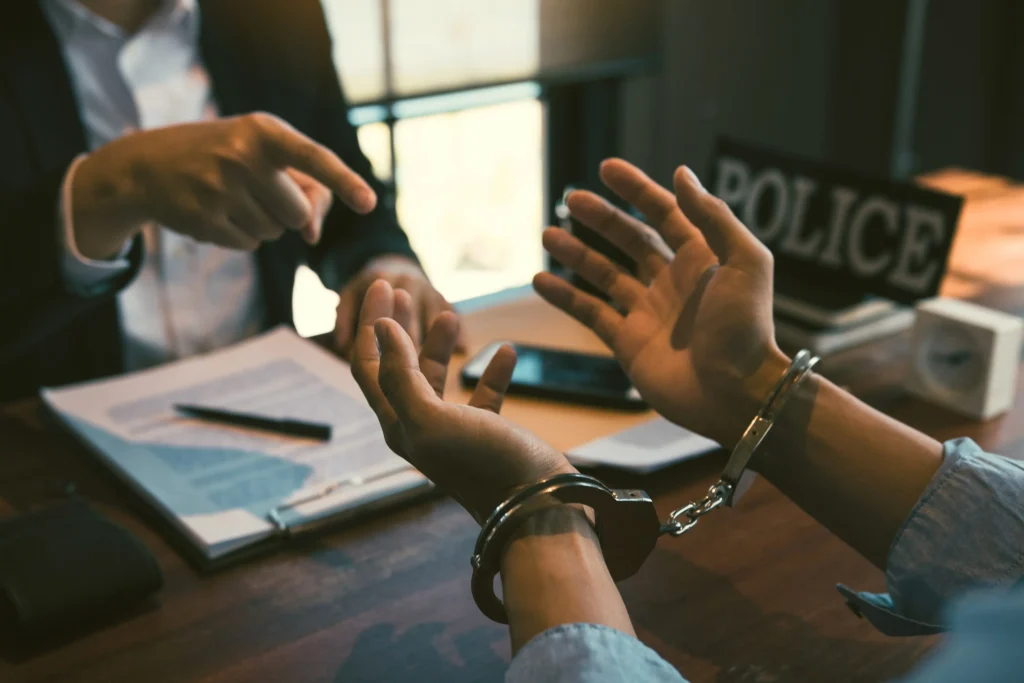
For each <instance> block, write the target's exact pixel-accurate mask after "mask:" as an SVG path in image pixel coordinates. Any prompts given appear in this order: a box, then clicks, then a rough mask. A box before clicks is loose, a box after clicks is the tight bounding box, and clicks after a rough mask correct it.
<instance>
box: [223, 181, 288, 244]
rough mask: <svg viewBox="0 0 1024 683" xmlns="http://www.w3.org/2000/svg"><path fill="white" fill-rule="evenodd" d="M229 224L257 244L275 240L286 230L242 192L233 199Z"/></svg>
mask: <svg viewBox="0 0 1024 683" xmlns="http://www.w3.org/2000/svg"><path fill="white" fill-rule="evenodd" d="M231 222H232V223H234V224H235V225H237V226H238V227H239V228H241V229H242V230H244V231H245V233H246V234H248V235H249V236H250V237H252V238H254V239H255V240H257V241H259V242H266V241H270V240H276V239H277V238H278V237H280V236H281V235H282V234H283V233H284V231H285V230H287V229H288V227H287V226H286V225H284V224H283V223H281V222H280V221H279V220H277V219H276V218H275V217H274V216H271V215H270V214H269V213H268V212H267V210H266V209H264V208H263V206H262V205H261V204H260V203H259V202H258V201H256V200H255V199H254V198H253V197H252V196H251V195H249V194H248V193H244V192H243V193H239V194H238V195H237V196H236V197H235V206H234V208H233V209H232V215H231Z"/></svg>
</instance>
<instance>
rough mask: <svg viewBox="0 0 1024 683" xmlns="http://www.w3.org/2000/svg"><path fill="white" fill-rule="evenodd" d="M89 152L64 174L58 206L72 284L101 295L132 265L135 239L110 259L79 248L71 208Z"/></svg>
mask: <svg viewBox="0 0 1024 683" xmlns="http://www.w3.org/2000/svg"><path fill="white" fill-rule="evenodd" d="M83 159H85V155H84V154H83V155H81V156H79V157H77V158H76V159H75V160H74V161H73V162H71V165H70V166H69V167H68V171H67V173H65V174H64V182H63V184H62V187H61V192H60V200H59V203H58V206H57V231H58V235H57V239H58V244H61V245H63V247H64V253H63V255H62V257H61V271H62V273H63V275H64V281H65V282H66V283H67V286H68V288H69V289H70V290H71V291H72V292H74V293H75V294H79V295H81V296H98V295H100V294H105V293H106V292H107V291H109V289H110V288H111V287H112V286H113V284H114V282H115V281H116V280H117V279H118V277H119V276H121V275H123V274H124V272H125V271H126V270H128V269H129V268H130V267H131V264H130V263H129V261H128V252H129V251H131V245H132V243H131V240H129V241H128V242H126V243H125V244H124V246H123V247H121V251H120V252H119V253H118V254H117V256H116V257H115V258H113V259H111V260H109V261H97V260H95V259H90V258H86V257H85V256H83V255H82V254H81V252H79V251H78V245H77V244H76V243H75V231H74V223H73V222H72V218H71V216H72V210H71V200H72V195H71V185H72V182H73V181H74V178H75V173H76V172H77V171H78V166H79V164H80V163H82V160H83Z"/></svg>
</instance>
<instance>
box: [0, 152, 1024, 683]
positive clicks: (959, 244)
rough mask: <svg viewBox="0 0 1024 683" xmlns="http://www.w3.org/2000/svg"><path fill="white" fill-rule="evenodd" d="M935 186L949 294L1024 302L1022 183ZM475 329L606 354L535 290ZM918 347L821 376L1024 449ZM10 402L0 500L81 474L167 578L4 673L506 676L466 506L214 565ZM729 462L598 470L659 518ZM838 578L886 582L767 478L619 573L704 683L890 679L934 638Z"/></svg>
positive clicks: (11, 676) (617, 416) (549, 417)
mask: <svg viewBox="0 0 1024 683" xmlns="http://www.w3.org/2000/svg"><path fill="white" fill-rule="evenodd" d="M924 182H926V183H928V184H932V185H934V186H937V187H942V188H945V189H947V190H950V191H954V192H961V193H964V194H967V195H968V196H969V201H968V203H967V205H966V208H965V214H964V218H963V220H962V223H961V229H960V233H959V236H958V238H957V241H956V244H955V246H954V253H953V256H952V258H951V261H950V266H951V270H950V275H949V277H948V278H947V280H946V282H945V283H944V293H947V294H949V295H953V296H964V297H969V298H973V299H976V300H979V301H981V302H983V303H986V304H989V305H992V306H994V307H998V308H1001V309H1003V310H1008V311H1014V312H1021V311H1024V239H1022V234H1024V192H1022V191H1021V189H1020V187H1019V186H1016V187H1015V186H1013V185H1011V184H1009V183H1007V182H1005V181H1001V180H998V179H992V178H986V177H983V176H978V175H975V174H971V173H966V172H955V171H951V172H944V173H942V174H939V175H936V176H932V177H929V178H925V179H924ZM469 329H470V332H471V333H472V339H473V341H474V342H476V343H477V344H476V345H477V346H480V345H482V344H484V343H486V342H488V341H490V340H491V339H496V338H508V339H515V340H520V341H527V342H529V341H534V342H543V343H549V344H550V343H557V344H560V345H564V346H569V347H574V348H583V349H598V348H600V345H599V343H598V342H597V340H596V339H595V338H594V337H593V336H592V335H591V334H590V333H589V332H587V331H586V330H584V329H583V328H581V327H580V326H578V325H576V324H575V323H574V322H572V321H570V320H568V319H567V318H565V317H563V316H561V315H559V314H557V313H555V312H554V311H552V310H550V309H548V308H546V307H545V306H544V305H543V304H541V303H540V302H539V301H537V300H536V299H533V298H530V299H527V300H525V301H520V302H517V303H513V304H509V305H505V306H502V307H499V308H497V309H492V310H487V311H482V312H478V313H475V314H472V315H470V316H469ZM907 353H908V338H907V336H906V335H902V336H897V337H894V338H891V339H889V340H886V341H884V342H880V343H876V344H872V345H868V346H865V347H861V348H859V349H855V350H851V351H848V352H844V353H842V354H839V355H836V356H834V357H831V358H829V359H827V360H826V361H825V362H824V363H823V367H822V371H823V372H824V373H825V374H826V375H828V376H829V377H831V378H832V379H833V380H834V381H836V382H838V383H840V384H842V385H845V386H848V387H849V388H850V389H851V390H852V391H854V392H855V393H857V394H858V395H860V396H861V397H863V398H864V399H865V400H867V401H868V402H870V403H872V404H873V405H875V406H877V407H880V408H881V409H883V410H885V411H887V412H889V413H890V414H892V415H894V416H896V417H898V418H899V419H901V420H904V421H906V422H908V423H910V424H912V425H914V426H915V427H918V428H920V429H923V430H925V431H927V432H928V433H930V434H932V435H934V436H935V437H937V438H940V439H946V438H951V437H955V436H962V435H967V436H971V437H973V438H975V439H976V440H977V441H979V442H980V443H981V444H982V445H983V446H984V447H986V448H988V449H990V450H995V451H997V452H1001V453H1004V454H1007V455H1016V454H1017V453H1020V452H1022V451H1024V401H1018V404H1017V407H1016V408H1015V409H1014V410H1013V411H1012V412H1011V413H1010V414H1009V415H1007V416H1005V417H1003V418H1000V419H996V420H993V421H991V422H988V423H986V424H978V423H974V422H971V421H969V420H967V419H965V418H962V417H958V416H955V415H952V414H950V413H947V412H945V411H943V410H940V409H937V408H934V407H931V406H929V405H927V404H925V403H922V402H920V401H917V400H914V399H911V398H909V397H906V396H904V395H903V394H902V392H901V391H900V388H899V387H900V385H901V383H902V379H903V376H904V373H905V369H906V360H907ZM453 389H454V391H453V392H452V393H453V395H456V394H457V395H458V396H460V397H464V396H465V394H464V392H462V391H461V390H458V388H457V387H455V385H454V384H453ZM506 413H507V415H508V416H509V417H510V418H512V419H514V420H516V421H518V422H520V423H521V424H524V425H527V426H528V427H530V428H531V429H533V430H534V431H536V432H538V433H539V434H540V435H542V436H543V437H545V438H547V439H548V440H550V441H551V442H553V443H554V444H555V445H557V446H559V447H561V448H567V447H570V446H572V445H574V444H576V443H579V442H580V441H582V440H585V439H587V438H593V437H595V436H598V435H602V434H606V433H610V432H612V431H615V430H617V429H620V428H622V427H625V426H628V425H630V424H632V423H634V422H636V421H638V420H640V419H643V416H636V415H625V414H621V413H616V412H613V411H605V410H594V409H584V408H573V407H568V406H561V405H556V404H552V403H543V402H535V401H525V400H517V399H510V400H509V401H508V403H507V408H506ZM0 416H2V417H0V515H7V514H11V513H13V512H15V511H23V510H27V509H31V508H32V507H34V506H37V505H41V504H45V503H46V502H48V501H52V500H55V499H57V498H59V497H60V496H61V495H63V494H62V491H63V490H64V489H65V488H66V486H67V484H68V483H69V482H74V484H75V485H76V487H77V490H78V492H79V493H80V494H82V495H84V496H86V497H87V498H88V499H90V500H91V501H93V502H94V503H95V504H96V505H97V506H98V507H99V508H100V509H101V510H102V511H103V512H104V513H105V514H106V515H108V516H110V517H111V518H113V519H115V520H117V521H118V522H119V523H121V524H122V525H124V526H125V527H126V528H127V529H129V530H130V531H131V532H132V533H134V534H136V535H137V536H139V537H140V538H141V539H142V540H143V541H144V542H145V543H146V545H147V546H149V548H150V549H151V550H152V551H153V552H154V553H155V554H156V556H157V558H158V560H159V562H160V565H161V567H162V568H163V570H164V573H165V576H166V585H165V587H164V589H163V590H162V591H161V593H160V594H159V597H158V601H157V604H155V605H154V606H152V607H151V608H149V609H148V610H146V611H143V612H141V613H139V614H136V615H135V616H133V617H131V618H128V619H124V620H122V621H120V622H117V623H113V624H109V625H107V626H105V627H104V628H102V629H99V630H94V631H92V632H90V633H88V634H85V635H81V636H79V637H78V638H77V639H73V640H70V641H67V642H64V643H62V644H60V645H58V646H55V647H52V648H50V649H48V650H45V651H41V652H35V653H28V654H25V653H10V652H5V653H2V654H0V681H3V682H4V683H8V682H10V683H15V682H20V681H81V682H83V683H88V682H95V683H100V682H102V683H143V682H144V683H160V682H163V681H192V682H199V681H202V682H205V683H234V682H237V681H259V682H263V681H267V682H275V681H288V682H292V683H302V682H305V681H338V682H342V681H344V682H346V683H349V682H357V681H413V680H415V681H416V682H417V683H431V682H434V681H437V682H444V683H459V682H461V681H498V680H501V678H502V675H503V672H504V669H505V667H506V665H507V662H508V660H509V646H508V638H507V634H506V630H505V628H504V627H502V626H498V625H496V624H493V623H490V622H489V621H487V620H486V619H485V618H484V617H482V616H481V615H480V614H479V612H478V611H477V609H476V607H475V606H474V604H473V601H472V599H471V597H470V594H469V574H470V567H469V555H470V551H471V548H472V544H473V542H474V540H475V538H476V533H477V527H476V525H475V524H474V523H473V521H472V520H471V519H470V518H469V516H468V515H466V514H465V513H464V512H463V511H462V510H461V509H460V508H459V507H458V506H457V505H456V504H455V503H453V502H451V501H449V500H447V499H435V500H430V501H427V502H422V503H418V504H414V505H411V506H408V507H405V508H403V509H400V510H396V511H393V512H390V513H387V514H384V515H380V516H377V517H374V518H372V519H368V520H364V521H362V522H359V523H356V524H354V525H352V526H349V527H347V528H344V529H340V530H336V531H333V532H331V533H328V534H326V535H321V536H318V537H316V538H309V539H304V540H300V541H297V542H296V543H295V545H294V546H293V547H291V548H290V549H288V550H286V551H283V552H279V553H277V554H274V555H271V556H267V557H264V558H262V559H259V560H256V561H252V562H249V563H247V564H244V565H242V566H238V567H235V568H232V569H228V570H225V571H223V572H221V573H218V574H214V575H208V576H204V575H200V574H198V573H197V572H196V571H195V570H194V569H193V568H192V567H191V566H190V565H188V564H186V563H185V562H184V561H183V560H182V558H181V557H180V556H179V555H178V554H177V553H175V552H174V551H173V550H172V548H171V547H170V546H169V545H168V543H167V542H166V540H165V539H164V538H163V537H162V536H161V535H160V534H159V533H157V532H156V531H155V530H154V525H153V522H152V519H151V517H150V515H149V513H148V512H147V510H146V509H145V508H144V506H142V505H141V504H139V503H137V502H135V500H134V499H133V498H132V497H131V496H129V495H127V493H126V491H125V489H124V487H123V486H122V485H121V484H120V483H118V482H117V481H116V480H115V479H114V478H113V477H112V476H110V475H109V474H107V473H106V472H105V471H104V470H103V469H102V468H101V467H100V466H98V465H96V464H95V463H94V462H93V460H92V459H91V458H90V456H89V455H88V454H86V453H85V452H84V451H82V450H81V449H79V448H77V447H75V446H73V445H70V444H69V442H68V441H67V439H66V438H64V437H62V436H61V435H59V434H56V433H54V431H53V429H52V428H51V427H48V426H47V425H46V424H45V423H44V422H43V421H42V419H41V411H40V409H39V406H38V405H37V404H36V403H35V402H30V403H26V404H21V405H16V406H9V407H7V408H5V409H3V410H2V411H0ZM721 464H722V457H721V456H720V455H716V456H712V457H709V458H705V459H702V460H698V461H695V462H690V463H684V464H682V465H679V466H676V467H674V468H672V469H670V470H668V471H666V472H662V473H658V474H657V475H654V476H652V477H649V478H630V477H628V476H624V475H621V474H620V475H615V474H611V473H606V472H602V473H601V475H602V476H604V477H606V478H608V479H609V480H610V481H611V482H613V483H618V484H625V483H630V484H631V485H638V486H642V487H644V488H646V489H647V490H648V491H650V492H651V493H652V494H653V496H654V498H655V500H656V501H657V505H658V509H659V512H660V513H661V514H662V515H664V514H666V513H667V512H668V511H669V510H671V509H673V508H675V507H677V506H679V505H681V504H682V503H684V502H686V501H688V500H690V499H693V498H694V497H697V496H698V495H701V494H702V493H703V492H704V491H705V490H706V488H707V486H708V485H709V484H710V483H711V481H712V480H713V478H714V477H715V476H716V474H717V470H718V469H719V468H720V467H721ZM866 495H870V492H866ZM837 581H841V582H844V583H846V584H848V585H850V586H853V587H856V588H861V589H870V590H879V589H882V588H883V586H884V582H883V578H882V576H881V574H880V573H879V572H878V571H876V570H875V569H874V568H873V567H871V565H869V564H868V562H867V561H865V560H864V559H862V558H861V557H859V556H858V555H857V554H856V553H854V552H853V551H852V550H850V549H849V548H847V547H846V546H844V545H843V544H842V543H841V542H839V541H838V540H837V539H836V538H834V537H832V536H831V535H830V534H829V533H828V532H827V531H825V530H824V529H822V528H821V527H820V526H818V525H817V524H816V523H815V522H814V521H812V520H811V519H810V518H809V517H807V516H806V515H804V514H803V513H802V512H801V511H800V510H798V509H797V508H796V507H795V506H794V505H792V504H791V503H790V502H789V501H788V500H786V499H785V498H783V497H782V496H781V495H780V494H779V493H778V492H777V491H775V490H774V489H773V488H772V487H771V486H770V485H769V484H767V483H765V482H764V481H760V482H758V484H757V485H756V486H755V487H754V489H753V490H752V491H751V492H750V493H749V494H748V496H747V497H746V498H745V499H744V501H743V504H742V505H741V506H740V507H739V508H738V509H736V510H728V511H723V512H721V513H718V514H715V515H711V516H709V517H707V518H705V520H704V521H702V522H701V525H700V527H699V528H698V529H697V530H696V531H695V532H694V533H691V534H689V535H687V536H686V537H684V538H679V539H672V538H665V539H662V540H661V541H660V542H659V544H658V547H657V549H656V550H655V552H654V553H653V555H652V556H651V558H650V559H649V560H648V562H647V564H646V565H645V566H644V567H643V569H642V570H641V571H640V572H639V574H637V575H636V576H635V577H633V578H632V579H630V580H628V581H626V582H624V583H623V584H622V585H621V588H622V591H623V594H624V596H625V599H626V603H627V605H628V606H629V609H630V612H631V614H632V616H633V619H634V622H635V624H636V628H637V632H638V634H639V636H640V638H641V639H642V640H643V641H644V642H646V643H647V644H649V645H650V646H651V647H653V648H654V649H655V650H657V651H658V652H659V653H660V654H661V655H663V656H664V657H665V658H667V659H668V660H669V661H670V662H672V663H673V664H674V665H676V666H677V667H679V669H680V670H681V671H682V672H683V673H684V674H685V675H686V676H687V677H688V678H689V679H690V680H692V681H694V682H695V683H698V682H701V681H750V682H753V681H809V680H829V681H879V680H885V679H887V678H890V677H893V676H896V675H898V674H900V673H902V672H905V671H907V670H908V669H909V668H911V667H912V666H913V664H914V663H915V662H916V661H917V660H918V659H919V658H920V657H921V656H922V655H923V654H924V653H925V652H926V651H927V650H928V649H929V648H930V647H931V646H932V645H933V644H934V642H935V641H934V639H931V638H911V639H888V638H885V637H883V636H881V635H879V634H877V633H876V632H875V631H874V630H873V629H872V628H871V627H870V626H869V625H868V624H867V623H866V622H865V621H863V620H860V619H857V618H856V617H854V616H853V614H851V612H850V611H849V610H848V609H847V607H846V606H845V605H844V603H843V601H842V600H841V599H840V597H839V595H838V594H837V593H836V592H835V588H834V584H835V583H836V582H837Z"/></svg>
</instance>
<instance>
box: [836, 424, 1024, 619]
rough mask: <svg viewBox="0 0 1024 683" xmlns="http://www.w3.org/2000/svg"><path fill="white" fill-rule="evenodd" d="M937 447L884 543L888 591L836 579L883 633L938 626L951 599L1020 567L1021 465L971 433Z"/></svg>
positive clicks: (1000, 582)
mask: <svg viewBox="0 0 1024 683" xmlns="http://www.w3.org/2000/svg"><path fill="white" fill-rule="evenodd" d="M943 453H944V459H943V462H942V466H941V467H940V468H939V471H938V472H936V474H935V476H934V477H933V478H932V481H931V482H930V483H929V484H928V488H926V489H925V491H924V494H922V496H921V498H920V500H919V501H918V502H917V505H916V506H915V507H914V510H913V511H912V512H911V513H910V515H909V516H908V517H907V519H906V521H905V522H904V523H903V526H902V527H901V528H900V530H899V531H898V532H897V534H896V537H895V539H894V540H893V544H892V547H891V548H890V550H889V558H888V562H887V564H886V567H887V568H886V587H887V588H888V590H889V592H888V594H876V593H858V592H855V591H852V590H850V589H849V588H847V587H846V586H842V585H840V586H838V588H839V591H840V593H841V594H842V595H843V597H844V598H846V600H847V604H848V605H849V606H850V608H851V609H852V610H853V611H854V612H855V613H857V614H858V615H860V616H863V617H864V618H866V619H867V620H868V621H870V622H871V623H872V624H873V625H874V626H875V627H876V628H878V629H879V630H880V631H882V632H883V633H886V634H888V635H925V634H931V633H938V632H940V631H943V630H945V629H946V625H947V622H946V620H945V619H943V616H942V615H943V609H944V607H945V605H946V604H947V603H948V602H949V601H950V600H951V599H953V598H955V597H958V596H960V595H962V594H964V593H966V592H968V591H970V590H972V589H975V588H981V587H987V588H997V589H998V588H1001V589H1006V590H1008V589H1009V588H1010V587H1011V586H1012V585H1013V584H1014V583H1016V582H1017V581H1018V580H1019V579H1020V577H1021V575H1022V574H1024V464H1022V463H1020V462H1017V461H1015V460H1010V459H1008V458H1004V457H1001V456H998V455H992V454H990V453H985V452H984V451H983V450H982V449H981V448H980V447H979V446H978V444H976V443H974V442H973V441H971V440H970V439H955V440H953V441H947V442H946V444H945V445H944V448H943Z"/></svg>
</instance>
